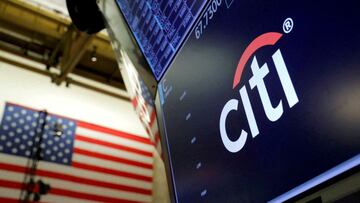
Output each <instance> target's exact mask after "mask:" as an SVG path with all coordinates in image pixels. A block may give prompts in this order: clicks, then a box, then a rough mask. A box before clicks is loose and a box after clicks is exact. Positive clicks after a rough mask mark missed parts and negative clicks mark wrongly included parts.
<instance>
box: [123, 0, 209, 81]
mask: <svg viewBox="0 0 360 203" xmlns="http://www.w3.org/2000/svg"><path fill="white" fill-rule="evenodd" d="M205 3H206V0H117V4H118V5H119V7H120V10H121V12H122V13H123V15H124V17H125V20H126V21H127V23H128V25H129V27H130V29H131V31H132V33H133V35H134V37H135V39H136V41H137V43H138V45H139V47H140V49H141V50H142V52H143V54H144V56H145V58H146V60H147V62H148V64H149V66H150V68H151V70H152V72H153V74H154V76H155V78H156V79H157V80H159V79H160V78H161V76H162V74H163V73H164V72H165V70H166V68H167V67H168V66H169V64H170V62H171V60H172V59H173V58H174V56H175V54H176V53H177V51H178V50H179V48H180V46H181V44H182V42H183V41H184V39H185V37H186V36H187V33H188V32H189V30H190V29H191V27H192V25H193V24H194V22H195V20H196V18H197V16H198V15H199V14H200V12H201V10H202V8H203V6H204V5H205Z"/></svg>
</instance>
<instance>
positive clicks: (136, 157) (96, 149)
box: [74, 140, 153, 164]
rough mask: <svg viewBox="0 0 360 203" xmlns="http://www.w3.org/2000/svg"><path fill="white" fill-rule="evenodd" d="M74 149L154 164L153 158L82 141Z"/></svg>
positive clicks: (78, 141)
mask: <svg viewBox="0 0 360 203" xmlns="http://www.w3.org/2000/svg"><path fill="white" fill-rule="evenodd" d="M74 147H75V148H79V149H85V150H89V151H92V152H98V153H101V154H106V155H110V156H115V157H120V158H125V159H129V160H133V161H138V162H141V163H147V164H152V162H153V158H152V157H148V156H144V155H140V154H135V153H132V152H127V151H123V150H120V149H117V150H116V149H112V148H109V147H105V146H101V145H97V144H92V143H88V142H84V141H80V140H76V142H75V144H74Z"/></svg>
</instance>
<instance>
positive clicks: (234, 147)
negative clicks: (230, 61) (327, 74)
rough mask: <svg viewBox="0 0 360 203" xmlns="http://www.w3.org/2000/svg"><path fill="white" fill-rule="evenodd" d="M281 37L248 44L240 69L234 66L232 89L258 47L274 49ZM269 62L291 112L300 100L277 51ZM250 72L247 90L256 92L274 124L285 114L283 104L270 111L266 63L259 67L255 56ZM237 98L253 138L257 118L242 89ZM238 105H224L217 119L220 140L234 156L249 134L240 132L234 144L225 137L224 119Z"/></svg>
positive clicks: (273, 35) (276, 35) (272, 34)
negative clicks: (266, 82) (275, 72)
mask: <svg viewBox="0 0 360 203" xmlns="http://www.w3.org/2000/svg"><path fill="white" fill-rule="evenodd" d="M281 37H282V34H280V33H276V32H269V33H265V34H263V35H260V36H259V37H257V38H256V39H255V40H254V41H252V42H251V43H250V45H249V46H248V47H247V48H246V49H245V52H244V53H243V55H242V56H241V58H240V62H239V65H238V66H237V69H236V73H235V77H234V83H233V88H236V87H237V85H238V84H239V82H240V79H241V74H242V72H243V69H244V67H245V65H246V63H247V62H248V60H249V58H250V57H251V56H252V55H253V54H254V53H255V52H256V51H257V50H258V49H260V48H261V47H264V46H268V45H274V44H275V43H276V42H277V41H278V40H279V39H280V38H281ZM272 59H273V61H274V64H275V68H276V71H277V74H278V76H279V78H280V82H281V85H282V88H283V91H284V93H285V96H286V99H287V102H288V104H289V106H290V108H291V107H293V106H294V105H295V104H297V103H298V102H299V99H298V96H297V94H296V91H295V89H294V85H293V83H292V81H291V78H290V75H289V72H288V70H287V67H286V64H285V62H284V58H283V56H282V54H281V51H280V49H278V50H277V51H276V52H275V53H274V54H273V55H272ZM251 70H252V73H253V76H252V77H251V78H250V80H249V84H250V87H251V89H254V88H257V90H258V92H259V95H260V99H261V102H262V105H263V108H264V110H265V114H266V116H267V118H268V119H269V120H270V121H272V122H275V121H277V120H278V119H279V118H280V117H281V115H282V114H283V113H284V110H283V102H282V100H280V102H279V103H278V104H277V105H276V107H273V105H272V102H271V99H270V96H269V93H268V91H267V89H266V85H265V83H264V78H265V77H266V75H267V74H268V73H269V68H268V65H267V63H265V64H264V65H262V66H261V67H259V63H258V61H257V59H256V56H254V58H253V60H252V62H251ZM240 97H241V101H242V104H243V107H244V109H245V114H246V118H247V121H248V124H249V127H250V131H251V134H252V137H253V138H255V137H256V136H257V135H258V134H259V128H258V126H257V122H256V118H255V116H254V111H253V109H252V106H251V102H250V99H249V96H248V92H247V90H246V86H245V85H244V86H242V87H241V88H240ZM238 105H239V101H238V100H237V99H231V100H229V101H228V102H227V103H226V104H225V106H224V108H223V110H222V112H221V116H220V134H221V139H222V141H223V144H224V145H225V147H226V149H227V150H229V151H230V152H233V153H235V152H238V151H240V150H241V149H242V148H243V147H244V145H245V143H246V139H247V135H248V133H247V132H246V131H245V130H241V134H240V136H239V138H238V139H237V140H236V141H231V140H230V139H229V137H228V135H227V132H226V118H227V116H228V114H229V113H230V112H231V111H236V110H237V109H238Z"/></svg>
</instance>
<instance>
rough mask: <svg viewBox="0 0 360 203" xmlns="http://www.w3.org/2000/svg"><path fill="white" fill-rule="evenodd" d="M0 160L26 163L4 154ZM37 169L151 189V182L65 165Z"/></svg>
mask: <svg viewBox="0 0 360 203" xmlns="http://www.w3.org/2000/svg"><path fill="white" fill-rule="evenodd" d="M0 160H1V162H3V163H7V164H12V165H16V166H22V167H25V165H26V162H27V160H26V159H24V158H22V157H18V156H12V155H5V154H0ZM38 169H41V170H46V171H52V172H57V173H61V174H66V175H72V176H77V177H80V178H87V179H91V180H97V181H102V182H107V183H115V184H121V185H128V186H132V187H135V188H141V189H150V190H151V188H152V183H151V182H147V181H141V180H136V179H132V178H125V177H119V176H114V175H110V174H104V173H99V172H92V171H88V170H83V169H77V168H74V167H71V166H65V165H60V164H55V163H50V162H44V161H41V162H39V167H38ZM59 178H61V177H59Z"/></svg>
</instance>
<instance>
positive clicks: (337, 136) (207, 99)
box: [158, 0, 360, 203]
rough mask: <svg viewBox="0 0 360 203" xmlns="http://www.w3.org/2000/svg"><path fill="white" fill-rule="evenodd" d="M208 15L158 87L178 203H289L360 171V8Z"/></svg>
mask: <svg viewBox="0 0 360 203" xmlns="http://www.w3.org/2000/svg"><path fill="white" fill-rule="evenodd" d="M205 9H206V12H205V13H204V14H203V16H201V20H200V21H199V22H198V24H197V25H195V26H196V27H195V29H194V30H193V32H192V33H191V36H190V37H189V38H188V40H187V41H186V43H185V44H184V46H183V47H182V49H181V51H180V52H179V54H178V55H177V56H176V58H175V60H174V61H173V63H172V66H171V67H170V68H169V69H168V71H167V72H166V73H165V74H164V76H163V78H162V79H161V81H160V83H159V88H158V93H159V97H160V110H159V113H160V115H161V116H160V117H161V118H162V120H161V121H160V122H162V125H163V129H164V138H165V139H164V142H165V144H164V146H166V147H167V150H168V151H167V152H168V153H167V154H168V157H169V168H170V170H169V171H170V174H171V176H172V182H173V188H174V192H175V199H176V201H177V202H211V203H212V202H214V203H219V202H283V201H285V200H288V199H289V198H292V197H294V196H297V195H298V194H301V193H302V192H304V191H307V190H308V189H310V188H312V187H314V186H316V185H318V184H320V183H322V182H324V181H327V180H329V179H331V178H333V177H336V176H337V175H339V174H341V173H343V172H344V171H347V170H350V169H354V168H355V167H357V168H358V167H359V163H360V155H359V153H360V137H359V136H360V134H359V133H360V125H359V124H360V88H359V87H360V34H359V33H360V12H359V11H358V2H357V1H355V0H353V1H348V0H345V1H341V2H339V1H310V0H304V1H291V2H289V1H285V0H276V1H266V0H248V1H231V0H229V1H226V0H222V1H221V0H218V1H216V0H213V1H212V2H211V3H210V4H209V5H208V7H207V8H205Z"/></svg>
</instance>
